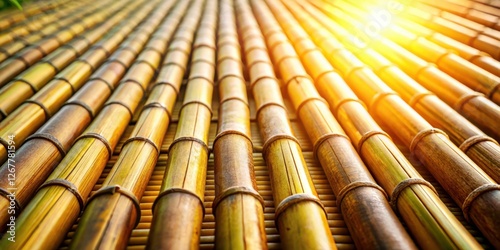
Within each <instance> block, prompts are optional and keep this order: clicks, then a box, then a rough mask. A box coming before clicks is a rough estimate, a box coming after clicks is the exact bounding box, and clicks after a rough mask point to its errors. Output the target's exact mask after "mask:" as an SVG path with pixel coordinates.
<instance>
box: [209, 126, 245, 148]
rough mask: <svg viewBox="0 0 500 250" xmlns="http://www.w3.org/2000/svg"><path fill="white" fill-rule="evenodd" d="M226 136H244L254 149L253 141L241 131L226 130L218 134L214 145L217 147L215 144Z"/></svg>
mask: <svg viewBox="0 0 500 250" xmlns="http://www.w3.org/2000/svg"><path fill="white" fill-rule="evenodd" d="M226 135H241V136H243V137H244V138H245V139H247V140H248V141H249V142H250V145H251V147H252V148H253V142H252V139H251V138H250V137H249V136H248V135H247V134H245V133H243V132H241V131H238V130H226V131H222V132H220V133H218V134H217V136H215V139H214V141H213V143H212V145H213V146H214V147H215V143H216V142H217V141H218V140H219V139H220V138H222V137H223V136H226Z"/></svg>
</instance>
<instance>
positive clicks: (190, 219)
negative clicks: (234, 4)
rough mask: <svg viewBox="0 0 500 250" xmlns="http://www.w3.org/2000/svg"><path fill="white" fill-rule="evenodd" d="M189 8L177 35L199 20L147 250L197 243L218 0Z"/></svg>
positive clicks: (206, 153) (201, 209) (206, 149)
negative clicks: (175, 129)
mask: <svg viewBox="0 0 500 250" xmlns="http://www.w3.org/2000/svg"><path fill="white" fill-rule="evenodd" d="M202 7H204V10H203V11H202ZM192 12H193V13H192V14H189V15H188V17H191V19H186V22H185V23H184V24H183V25H181V27H182V28H183V29H181V34H182V33H184V34H183V35H179V36H180V37H183V39H186V34H185V32H189V33H188V34H189V36H190V37H191V38H192V33H193V31H194V30H195V29H196V24H197V23H198V20H200V19H201V20H200V21H199V22H200V25H199V26H198V29H197V31H196V37H195V38H194V41H193V49H192V57H191V65H190V72H189V77H188V83H187V87H186V94H185V96H184V100H183V105H182V108H181V113H180V118H179V124H178V127H177V131H176V134H175V139H174V141H173V142H172V144H171V145H170V148H169V152H168V155H169V157H168V160H167V166H166V169H165V177H164V179H163V182H162V185H161V189H160V194H159V195H158V197H157V198H156V200H155V202H154V204H153V208H152V209H153V222H152V224H151V231H150V234H149V237H148V243H147V248H148V249H179V248H196V247H198V246H199V242H200V229H201V222H202V220H203V217H204V212H205V208H204V204H203V200H204V189H205V178H206V171H207V162H208V156H209V149H208V145H207V143H208V129H209V126H210V120H211V116H212V113H211V105H212V92H213V84H214V83H213V82H214V76H215V49H216V41H215V40H216V32H215V29H216V27H217V1H207V3H206V4H203V1H196V2H195V4H193V5H192ZM201 13H203V14H202V16H201ZM200 16H201V18H200ZM186 26H187V27H186ZM184 27H185V28H184ZM189 36H188V38H190V37H189ZM187 40H189V39H187ZM184 41H185V40H184ZM189 41H191V40H189Z"/></svg>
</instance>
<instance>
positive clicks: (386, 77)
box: [311, 10, 500, 182]
mask: <svg viewBox="0 0 500 250" xmlns="http://www.w3.org/2000/svg"><path fill="white" fill-rule="evenodd" d="M311 11H314V10H311ZM314 15H315V16H316V17H317V19H318V21H319V22H321V23H322V24H323V26H324V27H327V29H328V30H331V31H333V30H336V32H338V33H342V36H341V37H339V36H336V37H337V38H338V39H339V40H340V41H341V42H342V43H343V45H345V46H346V47H348V48H349V49H350V50H351V51H358V53H357V56H358V58H359V59H360V60H362V61H363V62H364V63H365V64H367V65H369V66H370V67H371V68H372V69H373V70H374V72H375V73H376V74H377V75H378V76H379V77H380V78H381V79H382V80H383V81H384V82H385V83H386V84H387V85H388V86H389V87H391V88H392V89H393V90H395V91H396V92H398V94H400V96H401V97H402V98H403V99H404V100H405V101H406V102H407V103H408V104H409V105H410V106H412V108H414V109H415V110H416V111H417V112H419V114H420V115H422V116H423V117H424V118H425V119H426V120H427V121H429V123H431V124H432V125H433V126H436V127H437V128H440V129H443V130H444V131H445V132H446V133H447V134H448V135H449V136H450V139H451V140H452V141H453V142H454V143H455V144H456V145H457V146H459V148H460V149H461V150H462V151H464V152H465V153H466V154H467V155H468V156H469V157H470V158H471V159H472V160H473V161H474V162H475V163H476V164H478V165H479V166H480V167H481V168H482V169H483V170H484V171H485V172H486V173H487V174H488V175H489V176H490V177H492V178H493V179H494V180H495V181H496V182H500V158H499V157H498V155H500V146H499V145H498V143H497V142H496V141H494V140H493V139H491V138H489V137H487V136H486V135H485V134H484V133H483V132H482V131H480V130H479V129H478V128H477V127H475V126H474V125H473V124H471V123H470V122H469V121H468V120H467V119H464V118H463V117H462V116H460V115H459V114H458V113H456V112H455V111H454V110H453V109H452V108H451V107H449V106H448V105H446V104H445V103H444V102H443V101H441V100H440V99H439V98H437V97H436V96H435V95H433V94H432V93H431V92H429V91H428V90H427V89H425V88H423V87H421V86H420V85H419V84H418V83H417V82H416V81H415V80H413V79H412V78H411V77H409V76H408V75H406V74H405V73H404V72H403V71H402V70H401V69H399V68H398V67H396V66H395V65H393V64H391V62H390V61H389V60H387V59H386V58H384V57H383V56H382V55H380V54H379V53H378V52H376V51H375V50H373V49H371V48H362V47H361V46H362V45H361V44H359V43H355V42H352V41H354V39H355V37H354V36H352V35H351V34H349V33H348V32H347V31H346V30H343V28H342V27H340V26H338V25H335V24H334V23H332V22H330V21H329V20H328V18H327V17H326V16H325V15H324V14H322V13H320V12H318V11H314ZM339 29H340V30H342V31H339Z"/></svg>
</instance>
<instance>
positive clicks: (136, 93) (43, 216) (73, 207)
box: [0, 2, 169, 249]
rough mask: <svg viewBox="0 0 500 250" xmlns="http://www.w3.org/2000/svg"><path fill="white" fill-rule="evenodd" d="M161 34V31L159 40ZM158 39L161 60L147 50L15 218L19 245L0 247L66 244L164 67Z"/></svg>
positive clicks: (5, 242)
mask: <svg viewBox="0 0 500 250" xmlns="http://www.w3.org/2000/svg"><path fill="white" fill-rule="evenodd" d="M139 4H140V3H139ZM165 5H167V6H168V5H169V2H163V3H162V5H161V6H160V7H159V8H158V10H159V12H156V14H155V18H156V19H158V21H159V20H161V19H162V18H163V17H164V16H165V13H166V9H165V7H166V6H165ZM163 32H164V31H163V30H158V31H157V32H156V33H155V34H157V35H160V34H163ZM158 39H162V40H163V44H164V46H163V47H158V46H157V45H158V43H157V42H156V41H155V40H156V39H154V40H150V41H149V42H148V45H149V44H151V45H153V44H155V48H156V50H158V52H159V54H156V56H150V55H151V54H149V53H148V50H146V51H143V52H142V53H141V54H140V55H139V58H140V59H139V60H137V61H136V62H135V63H134V65H133V66H132V68H131V70H129V71H128V72H127V75H126V76H125V77H124V79H123V83H122V84H121V85H120V86H119V87H118V88H117V90H116V91H115V92H114V93H113V96H112V97H111V98H110V101H108V102H107V104H106V105H105V107H104V108H103V110H102V111H101V112H100V113H99V115H98V116H97V117H96V118H95V119H94V121H93V122H92V124H91V125H90V126H89V127H88V128H87V129H86V131H85V132H84V133H83V135H82V136H80V137H79V139H77V140H76V142H75V144H74V145H73V147H72V148H71V150H70V151H69V152H68V154H67V155H66V157H65V158H64V159H63V160H62V162H61V163H60V164H59V165H58V167H56V169H55V170H54V172H52V174H51V176H49V178H48V181H46V182H45V183H44V184H43V185H42V186H41V187H40V188H39V190H38V192H37V193H36V195H35V197H34V198H33V199H32V200H31V202H30V203H29V204H28V206H27V207H26V209H25V210H24V212H23V213H22V214H21V215H20V216H19V217H18V218H17V221H16V223H17V225H18V229H17V232H16V242H11V241H9V240H8V239H7V238H6V237H4V238H2V239H1V240H0V247H2V248H4V247H9V249H19V248H25V247H28V248H32V247H36V248H54V247H56V246H57V245H58V244H59V243H60V242H61V241H62V240H63V239H64V233H60V232H66V231H67V230H68V229H69V228H70V227H71V225H72V224H73V222H74V220H75V219H76V218H77V216H78V214H79V212H80V211H81V210H83V207H84V205H85V200H84V199H85V198H84V197H87V196H88V195H89V193H90V191H91V190H92V187H93V186H94V185H95V183H96V181H97V180H98V178H99V176H100V174H101V172H102V170H103V169H104V166H105V164H106V162H107V161H108V159H109V158H110V157H111V155H112V152H113V150H114V147H115V146H116V144H117V143H118V141H119V139H120V137H121V135H122V134H123V132H124V131H125V128H126V127H127V125H128V122H129V121H130V119H131V118H132V116H133V114H134V111H135V109H136V108H137V106H138V105H139V102H140V100H141V99H142V97H143V95H144V93H145V90H146V89H147V88H148V86H149V82H150V81H151V79H152V75H153V74H152V72H154V69H155V68H156V67H158V66H159V64H160V61H161V58H162V56H163V54H164V53H165V51H166V47H167V45H166V42H167V40H168V39H169V38H166V37H162V36H159V37H158ZM144 55H147V57H144ZM55 218H58V219H55ZM33 236H34V237H33Z"/></svg>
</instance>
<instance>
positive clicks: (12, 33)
mask: <svg viewBox="0 0 500 250" xmlns="http://www.w3.org/2000/svg"><path fill="white" fill-rule="evenodd" d="M83 4H85V2H84V1H81V2H80V1H79V2H76V3H74V2H70V3H68V4H64V5H62V7H61V8H58V9H57V11H52V12H49V13H42V14H41V15H42V17H39V16H36V17H37V18H33V19H29V20H26V22H23V23H20V24H19V25H17V26H14V27H12V28H11V29H8V30H5V31H3V32H2V33H1V34H0V46H4V45H5V44H8V43H11V42H14V41H16V40H22V39H23V38H24V37H26V36H28V35H30V34H33V33H36V32H39V31H40V30H42V29H43V28H44V27H45V26H46V25H50V24H51V23H57V21H58V20H59V19H63V18H65V17H67V16H70V15H72V14H75V13H77V11H81V10H80V9H79V8H81V7H82V5H83Z"/></svg>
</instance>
